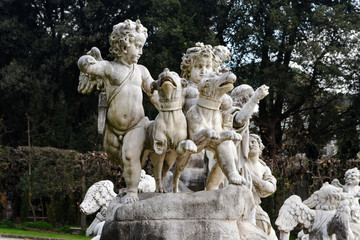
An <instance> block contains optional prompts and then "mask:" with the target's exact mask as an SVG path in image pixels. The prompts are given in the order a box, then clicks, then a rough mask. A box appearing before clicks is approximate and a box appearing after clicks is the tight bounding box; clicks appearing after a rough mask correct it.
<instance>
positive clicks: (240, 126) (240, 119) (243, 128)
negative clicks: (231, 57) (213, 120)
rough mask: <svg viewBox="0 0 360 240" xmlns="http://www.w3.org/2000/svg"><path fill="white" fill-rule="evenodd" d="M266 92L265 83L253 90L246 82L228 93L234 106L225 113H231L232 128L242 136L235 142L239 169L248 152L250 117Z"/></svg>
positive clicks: (267, 89)
mask: <svg viewBox="0 0 360 240" xmlns="http://www.w3.org/2000/svg"><path fill="white" fill-rule="evenodd" d="M268 94H269V87H268V86H266V85H262V86H261V87H259V88H258V89H256V91H254V89H253V88H252V87H251V86H249V85H247V84H242V85H240V86H237V87H236V88H234V89H233V90H232V91H231V93H230V96H231V98H232V100H233V106H234V107H233V108H232V109H229V110H228V111H227V113H231V114H232V116H233V129H234V130H235V131H236V132H237V133H239V134H241V136H242V141H241V142H238V143H237V150H238V155H239V162H238V163H239V164H238V169H239V170H241V168H242V166H243V164H244V163H245V162H246V160H247V158H248V154H249V134H250V130H249V127H250V126H249V125H250V118H251V116H252V114H253V113H255V112H257V109H258V103H259V101H260V100H262V99H263V98H264V97H266V96H267V95H268Z"/></svg>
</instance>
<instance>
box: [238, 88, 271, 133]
mask: <svg viewBox="0 0 360 240" xmlns="http://www.w3.org/2000/svg"><path fill="white" fill-rule="evenodd" d="M268 94H269V87H268V86H266V85H262V86H261V87H259V88H258V89H256V91H255V93H254V95H253V96H252V97H251V98H250V99H249V101H247V102H246V103H245V105H244V106H243V107H242V108H241V110H240V111H239V112H238V113H237V114H236V115H235V117H234V126H236V127H241V126H242V125H244V124H245V121H246V120H247V119H249V118H250V117H251V115H252V114H253V113H254V110H255V107H256V105H257V104H258V103H259V101H260V100H261V99H263V98H264V97H266V96H267V95H268Z"/></svg>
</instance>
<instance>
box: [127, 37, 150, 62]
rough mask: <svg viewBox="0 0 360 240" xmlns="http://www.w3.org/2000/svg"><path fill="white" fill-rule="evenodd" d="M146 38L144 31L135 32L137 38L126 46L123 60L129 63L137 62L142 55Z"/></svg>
mask: <svg viewBox="0 0 360 240" xmlns="http://www.w3.org/2000/svg"><path fill="white" fill-rule="evenodd" d="M145 41H146V38H145V35H144V34H142V33H135V40H134V41H132V42H130V43H129V45H128V46H127V47H126V49H125V50H126V53H124V54H123V56H122V58H123V60H124V61H125V62H126V63H128V64H134V63H137V62H138V60H139V58H140V56H141V55H142V49H143V47H144V44H145Z"/></svg>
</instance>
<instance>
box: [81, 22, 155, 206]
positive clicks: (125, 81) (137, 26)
mask: <svg viewBox="0 0 360 240" xmlns="http://www.w3.org/2000/svg"><path fill="white" fill-rule="evenodd" d="M147 36H148V35H147V29H146V28H145V27H144V26H143V25H142V24H141V23H140V21H139V20H137V21H136V22H133V21H131V20H125V21H124V22H121V23H119V24H117V25H115V26H114V27H113V31H112V33H111V36H110V45H111V47H110V53H111V54H112V55H113V57H114V58H115V60H114V61H107V60H103V59H102V58H101V54H100V51H98V50H97V51H95V53H94V54H91V53H90V54H87V55H84V56H82V57H80V58H79V60H78V67H79V69H80V71H81V74H80V78H79V86H78V91H79V92H80V93H83V94H88V93H91V92H92V91H93V89H94V88H95V86H98V87H99V85H100V86H101V88H102V89H103V90H104V91H105V93H106V98H107V112H106V126H105V135H104V147H105V151H106V153H107V156H108V159H109V160H111V161H113V162H115V163H118V164H121V165H122V166H123V168H124V175H125V180H126V187H127V191H126V192H127V194H126V197H125V198H123V201H124V202H125V203H131V202H134V201H137V200H138V197H137V191H138V186H139V182H140V175H141V156H142V152H143V147H144V141H145V136H146V132H145V126H146V123H147V121H148V119H147V118H146V117H145V113H144V108H143V105H142V101H143V93H142V91H144V92H145V93H146V94H147V95H148V96H149V97H150V99H151V101H152V102H153V104H154V105H155V106H157V105H158V104H157V94H156V92H155V93H152V91H151V87H150V85H151V83H152V82H153V81H154V80H153V79H152V77H151V75H150V73H149V71H148V69H147V68H146V67H144V66H142V65H139V64H137V62H138V60H139V58H140V56H141V55H142V48H143V46H144V44H145V42H146V38H147ZM93 49H94V48H93ZM99 55H100V56H99Z"/></svg>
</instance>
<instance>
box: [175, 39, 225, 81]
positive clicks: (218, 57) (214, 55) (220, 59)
mask: <svg viewBox="0 0 360 240" xmlns="http://www.w3.org/2000/svg"><path fill="white" fill-rule="evenodd" d="M230 57H231V53H230V51H229V49H228V48H227V47H225V46H221V45H219V46H215V47H212V46H211V45H204V44H203V43H201V42H198V43H196V45H195V47H192V48H189V49H187V51H186V54H185V55H184V56H183V58H182V62H181V65H180V68H181V71H182V72H181V77H183V78H185V79H187V80H189V81H192V82H194V83H196V84H198V83H199V82H200V81H201V79H202V78H203V77H204V76H205V75H207V74H208V73H212V72H214V73H217V72H219V70H220V67H221V65H222V64H223V63H224V62H225V61H228V60H230Z"/></svg>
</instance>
